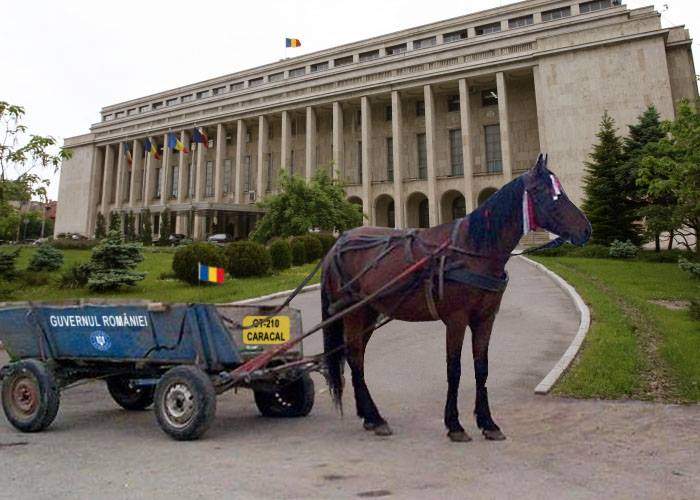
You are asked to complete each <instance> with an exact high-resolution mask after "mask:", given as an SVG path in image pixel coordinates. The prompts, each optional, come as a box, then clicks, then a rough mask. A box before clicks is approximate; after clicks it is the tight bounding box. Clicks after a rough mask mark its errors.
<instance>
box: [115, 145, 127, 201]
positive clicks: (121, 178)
mask: <svg viewBox="0 0 700 500" xmlns="http://www.w3.org/2000/svg"><path fill="white" fill-rule="evenodd" d="M117 151H118V153H117V155H118V156H117V189H116V193H115V195H114V207H115V208H117V209H119V208H121V207H122V202H123V200H124V182H125V181H126V175H125V173H126V161H125V158H124V142H122V141H120V142H119V147H118V148H117Z"/></svg>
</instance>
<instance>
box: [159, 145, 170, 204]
mask: <svg viewBox="0 0 700 500" xmlns="http://www.w3.org/2000/svg"><path fill="white" fill-rule="evenodd" d="M171 155H172V152H171V150H170V147H169V146H168V134H165V135H163V161H162V162H161V167H160V174H161V180H160V204H161V205H164V206H165V205H167V204H168V200H169V198H170V189H171V186H172V177H171V174H172V172H171V170H170V166H171V165H170V156H171Z"/></svg>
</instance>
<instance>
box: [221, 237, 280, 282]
mask: <svg viewBox="0 0 700 500" xmlns="http://www.w3.org/2000/svg"><path fill="white" fill-rule="evenodd" d="M224 253H225V254H226V271H228V273H229V274H230V275H231V276H235V277H236V278H244V277H246V276H264V275H266V274H268V273H269V272H270V267H271V266H272V262H271V259H270V252H268V251H267V248H265V246H264V245H261V244H260V243H256V242H255V241H248V240H243V241H236V242H234V243H231V244H230V245H227V246H226V248H225V250H224Z"/></svg>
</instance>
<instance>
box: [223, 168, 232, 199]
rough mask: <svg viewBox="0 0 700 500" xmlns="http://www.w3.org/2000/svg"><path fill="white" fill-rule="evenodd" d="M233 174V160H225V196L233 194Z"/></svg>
mask: <svg viewBox="0 0 700 500" xmlns="http://www.w3.org/2000/svg"><path fill="white" fill-rule="evenodd" d="M231 173H232V164H231V160H224V185H223V191H224V194H226V193H230V192H231Z"/></svg>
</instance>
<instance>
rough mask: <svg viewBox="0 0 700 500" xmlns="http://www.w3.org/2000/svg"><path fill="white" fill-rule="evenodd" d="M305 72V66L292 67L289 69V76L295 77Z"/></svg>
mask: <svg viewBox="0 0 700 500" xmlns="http://www.w3.org/2000/svg"><path fill="white" fill-rule="evenodd" d="M305 74H306V68H303V67H302V68H294V69H290V70H289V78H296V77H298V76H304V75H305Z"/></svg>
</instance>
